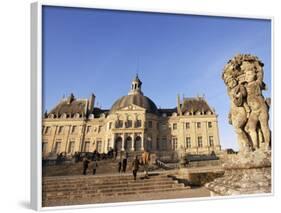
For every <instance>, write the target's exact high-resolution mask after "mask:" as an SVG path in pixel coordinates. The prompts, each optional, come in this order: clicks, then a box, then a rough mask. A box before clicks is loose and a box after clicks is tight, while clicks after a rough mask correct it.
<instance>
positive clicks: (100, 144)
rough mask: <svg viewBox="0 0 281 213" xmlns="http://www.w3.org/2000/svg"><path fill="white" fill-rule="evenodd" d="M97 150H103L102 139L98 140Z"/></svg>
mask: <svg viewBox="0 0 281 213" xmlns="http://www.w3.org/2000/svg"><path fill="white" fill-rule="evenodd" d="M97 151H98V152H99V153H101V152H102V141H101V140H98V141H97Z"/></svg>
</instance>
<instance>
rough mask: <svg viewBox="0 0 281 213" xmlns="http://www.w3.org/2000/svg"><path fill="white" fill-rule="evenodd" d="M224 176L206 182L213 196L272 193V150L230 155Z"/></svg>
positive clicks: (224, 166) (225, 164)
mask: <svg viewBox="0 0 281 213" xmlns="http://www.w3.org/2000/svg"><path fill="white" fill-rule="evenodd" d="M223 168H224V170H225V173H224V175H223V176H222V177H220V178H217V179H215V180H214V181H212V182H210V183H206V184H205V187H206V188H207V189H208V190H209V191H210V192H211V196H229V195H242V194H261V193H271V151H265V150H256V151H254V152H245V153H239V154H237V155H233V156H229V157H228V159H227V160H226V162H225V163H224V164H223Z"/></svg>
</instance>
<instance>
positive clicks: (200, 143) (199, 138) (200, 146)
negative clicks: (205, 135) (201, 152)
mask: <svg viewBox="0 0 281 213" xmlns="http://www.w3.org/2000/svg"><path fill="white" fill-rule="evenodd" d="M197 140H198V147H199V148H202V147H203V142H202V136H199V137H198V138H197Z"/></svg>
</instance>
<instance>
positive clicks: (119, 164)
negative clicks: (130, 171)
mask: <svg viewBox="0 0 281 213" xmlns="http://www.w3.org/2000/svg"><path fill="white" fill-rule="evenodd" d="M121 169H122V161H121V159H120V161H119V162H118V172H119V173H121Z"/></svg>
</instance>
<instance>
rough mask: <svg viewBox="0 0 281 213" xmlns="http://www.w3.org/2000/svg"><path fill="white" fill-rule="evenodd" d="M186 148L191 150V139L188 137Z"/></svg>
mask: <svg viewBox="0 0 281 213" xmlns="http://www.w3.org/2000/svg"><path fill="white" fill-rule="evenodd" d="M186 148H188V149H189V148H191V138H190V137H186Z"/></svg>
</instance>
